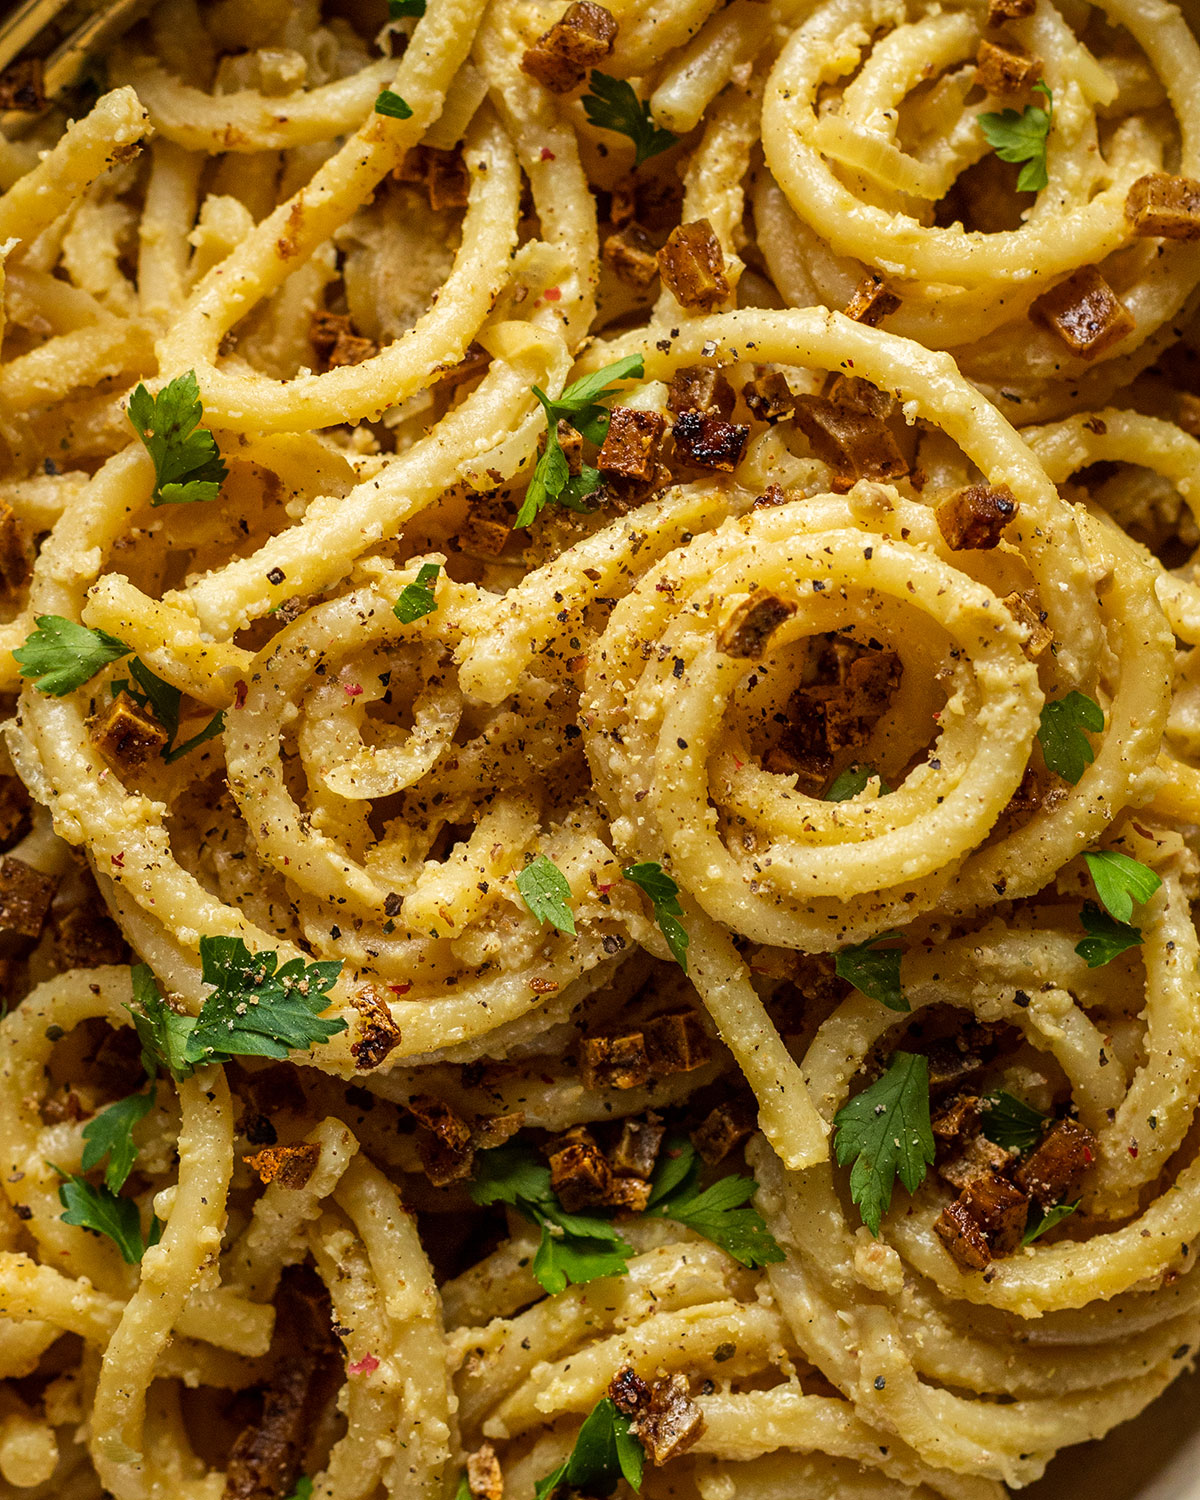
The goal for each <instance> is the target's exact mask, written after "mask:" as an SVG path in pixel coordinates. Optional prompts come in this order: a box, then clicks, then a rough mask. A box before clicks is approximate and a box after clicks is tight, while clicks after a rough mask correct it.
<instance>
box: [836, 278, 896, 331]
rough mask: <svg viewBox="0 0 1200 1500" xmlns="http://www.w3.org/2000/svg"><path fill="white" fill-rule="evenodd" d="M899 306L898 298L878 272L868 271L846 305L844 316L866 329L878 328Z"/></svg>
mask: <svg viewBox="0 0 1200 1500" xmlns="http://www.w3.org/2000/svg"><path fill="white" fill-rule="evenodd" d="M899 306H900V298H899V297H898V296H897V295H896V293H895V292H894V291H892V289H891V287H890V286H888V284H887V282H886V281H885V280H884V278H883V276H882V275H881V274H880V273H879V272H878V271H868V272H867V274H866V275H865V276H864V277H863V279H862V280H861V281H860V282H859V283H858V285H857V286H856V287H855V288H854V295H853V296H852V297H851V298H850V301H849V302H847V303H846V316H847V317H848V318H853V319H854V321H855V322H856V323H865V324H866V325H867V327H868V328H878V326H879V325H880V323H882V322H883V320H884V318H886V317H889V316H890V315H891V314H892V313H894V312H895V311H896V309H897V308H898V307H899Z"/></svg>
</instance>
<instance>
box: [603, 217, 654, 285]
mask: <svg viewBox="0 0 1200 1500" xmlns="http://www.w3.org/2000/svg"><path fill="white" fill-rule="evenodd" d="M601 258H602V259H603V261H604V264H605V265H606V266H607V267H608V268H609V270H610V271H612V272H613V274H614V275H615V276H617V277H618V278H619V279H620V280H621V281H623V282H625V283H626V285H627V286H637V287H647V286H649V285H650V283H651V282H652V281H653V280H654V278H655V277H656V276H657V275H658V258H657V256H656V255H655V251H654V241H653V240H652V239H651V238H650V236H649V235H648V234H647V233H646V231H645V230H644V229H643V228H642V226H641V225H640V224H638V223H637V222H636V221H635V220H632V219H631V220H630V221H629V223H628V224H625V225H624V226H623V227H622V228H620V229H615V230H613V232H612V234H610V235H608V236H607V237H606V238H605V241H604V249H603V250H602V251H601Z"/></svg>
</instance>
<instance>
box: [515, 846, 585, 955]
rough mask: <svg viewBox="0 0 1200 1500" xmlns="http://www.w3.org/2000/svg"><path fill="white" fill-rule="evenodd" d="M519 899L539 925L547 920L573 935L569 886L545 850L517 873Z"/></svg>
mask: <svg viewBox="0 0 1200 1500" xmlns="http://www.w3.org/2000/svg"><path fill="white" fill-rule="evenodd" d="M517 890H519V891H520V893H521V900H522V901H524V903H525V905H526V906H527V907H528V908H529V910H530V911H531V912H532V913H533V915H534V916H535V917H536V918H537V920H538V924H539V926H540V925H541V924H542V923H543V922H549V923H550V925H551V927H557V928H558V930H559V932H569V933H570V934H571V936H572V937H574V936H575V917H574V914H573V913H572V911H571V887H570V886H569V885H568V884H567V877H566V876H565V875H564V874H563V873H562V871H561V870H560V869H559V868H558V866H557V865H556V864H555V863H554V861H553V860H552V859H550V858H548V857H547V856H546V855H545V854H539V855H538V857H537V858H536V859H535V860H534V861H533V862H532V863H531V864H528V865H526V866H525V868H524V869H523V870H522V871H521V872H520V874H519V875H518V876H517Z"/></svg>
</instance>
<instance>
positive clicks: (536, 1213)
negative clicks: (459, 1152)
mask: <svg viewBox="0 0 1200 1500" xmlns="http://www.w3.org/2000/svg"><path fill="white" fill-rule="evenodd" d="M476 1160H477V1163H478V1165H477V1167H476V1171H475V1177H474V1180H473V1181H472V1182H471V1183H470V1184H469V1185H468V1192H469V1193H470V1195H471V1198H472V1201H473V1202H475V1203H478V1204H479V1205H480V1206H481V1207H487V1205H488V1204H491V1203H508V1204H511V1205H512V1206H513V1207H514V1208H515V1209H517V1210H518V1211H519V1212H520V1213H522V1214H524V1215H525V1217H526V1218H527V1219H531V1220H532V1221H533V1223H535V1224H536V1225H537V1226H538V1227H539V1229H540V1230H541V1232H542V1241H541V1244H540V1245H539V1246H538V1251H537V1254H536V1255H535V1256H534V1259H533V1267H532V1269H533V1274H534V1276H535V1277H536V1278H537V1280H538V1282H539V1284H540V1285H541V1287H542V1289H543V1290H544V1291H547V1292H549V1293H550V1294H551V1295H552V1296H553V1295H555V1294H556V1293H558V1292H561V1291H565V1290H566V1288H567V1286H568V1285H580V1284H581V1283H583V1282H586V1281H594V1280H595V1279H596V1278H597V1277H599V1276H623V1275H624V1274H625V1273H626V1271H628V1270H629V1266H628V1264H627V1263H626V1260H625V1257H626V1256H627V1255H629V1254H631V1253H632V1248H633V1247H632V1246H631V1245H628V1244H626V1242H625V1241H624V1240H623V1239H622V1238H621V1236H620V1235H619V1234H618V1233H617V1231H616V1230H615V1229H614V1228H613V1226H612V1224H611V1223H610V1222H609V1221H608V1220H607V1219H602V1218H600V1217H599V1216H598V1215H592V1214H569V1213H567V1212H566V1210H565V1209H564V1208H563V1206H562V1204H561V1203H560V1202H559V1201H558V1195H557V1194H556V1193H555V1192H554V1189H553V1188H552V1187H551V1186H550V1169H549V1167H547V1166H544V1165H543V1164H542V1163H541V1162H540V1161H539V1160H538V1159H537V1157H536V1156H535V1155H534V1153H533V1151H532V1150H531V1149H530V1148H529V1147H527V1146H519V1145H511V1146H497V1147H495V1148H494V1149H493V1150H491V1151H484V1152H481V1153H480V1155H479V1156H478V1157H477V1159H476Z"/></svg>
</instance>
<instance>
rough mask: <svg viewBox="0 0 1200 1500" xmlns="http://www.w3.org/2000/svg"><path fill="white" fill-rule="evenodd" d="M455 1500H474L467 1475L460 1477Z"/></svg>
mask: <svg viewBox="0 0 1200 1500" xmlns="http://www.w3.org/2000/svg"><path fill="white" fill-rule="evenodd" d="M454 1500H472V1497H471V1486H470V1484H469V1483H468V1481H467V1476H466V1474H465V1473H463V1474H460V1475H459V1476H458V1488H457V1489H456V1490H455V1491H454Z"/></svg>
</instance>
